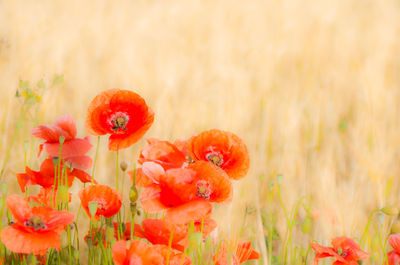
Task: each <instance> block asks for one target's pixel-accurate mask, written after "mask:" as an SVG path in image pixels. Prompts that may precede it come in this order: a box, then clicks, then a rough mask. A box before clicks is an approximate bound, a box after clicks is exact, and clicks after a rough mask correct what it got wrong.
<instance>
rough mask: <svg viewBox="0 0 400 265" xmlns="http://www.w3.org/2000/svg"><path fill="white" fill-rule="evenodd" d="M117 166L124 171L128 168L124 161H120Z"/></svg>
mask: <svg viewBox="0 0 400 265" xmlns="http://www.w3.org/2000/svg"><path fill="white" fill-rule="evenodd" d="M119 167H120V168H121V170H122V171H124V172H125V171H126V169H127V168H128V164H127V163H126V162H125V161H122V162H121V163H120V164H119Z"/></svg>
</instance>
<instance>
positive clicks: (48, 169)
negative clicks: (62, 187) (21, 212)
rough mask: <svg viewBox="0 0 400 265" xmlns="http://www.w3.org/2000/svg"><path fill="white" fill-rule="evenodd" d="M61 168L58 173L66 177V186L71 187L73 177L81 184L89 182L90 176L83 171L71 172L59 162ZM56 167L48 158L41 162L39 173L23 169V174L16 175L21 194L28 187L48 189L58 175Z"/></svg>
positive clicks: (75, 170) (74, 170)
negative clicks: (37, 186)
mask: <svg viewBox="0 0 400 265" xmlns="http://www.w3.org/2000/svg"><path fill="white" fill-rule="evenodd" d="M60 165H61V168H60V170H59V172H60V173H62V172H64V171H65V172H66V174H67V176H68V186H69V187H71V185H72V182H73V180H74V178H75V177H77V178H78V179H79V180H80V181H82V182H83V183H86V182H91V181H92V179H91V176H90V175H89V174H87V173H86V172H85V171H83V170H80V169H76V168H75V169H73V170H72V171H71V170H70V169H69V168H68V167H66V166H65V165H64V163H63V162H60ZM55 169H56V165H55V164H54V163H53V159H51V158H48V159H46V160H44V161H43V162H42V164H41V165H40V170H39V171H34V170H32V169H30V168H29V167H26V168H25V173H19V174H17V180H18V184H19V186H20V188H21V191H22V192H25V188H26V186H30V185H40V186H42V187H43V188H49V187H52V186H53V185H54V178H55V176H56V175H57V174H56V173H58V172H57V171H56V170H55ZM57 186H58V181H56V187H57Z"/></svg>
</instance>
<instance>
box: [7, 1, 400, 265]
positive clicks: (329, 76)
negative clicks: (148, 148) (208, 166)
mask: <svg viewBox="0 0 400 265" xmlns="http://www.w3.org/2000/svg"><path fill="white" fill-rule="evenodd" d="M55 74H57V75H62V76H63V79H64V81H63V82H61V83H60V84H58V85H54V86H51V85H48V86H47V88H46V89H45V90H44V92H43V94H42V100H41V102H40V103H39V104H38V106H37V109H35V112H33V116H32V117H34V118H29V117H28V120H25V121H24V122H23V123H22V127H21V128H20V130H19V131H18V134H17V135H16V137H17V138H16V143H15V145H14V147H13V148H12V151H11V153H10V159H9V162H8V163H7V167H6V171H5V175H4V177H5V180H6V181H7V182H8V183H9V191H8V192H9V193H11V192H12V191H17V190H18V189H17V183H16V180H15V173H17V172H21V171H23V170H24V153H25V150H26V153H27V164H28V165H29V166H31V167H33V168H34V169H37V168H38V167H39V164H40V163H39V162H40V161H41V160H40V161H39V160H38V159H37V157H36V154H37V151H38V149H37V143H38V142H39V141H38V140H35V139H34V138H33V137H32V136H31V135H30V130H31V129H32V128H33V127H34V126H37V125H38V124H50V123H53V122H54V121H55V119H56V118H58V117H59V116H61V115H63V114H65V113H70V114H72V115H73V116H74V117H75V119H76V120H77V125H78V135H79V137H82V136H84V135H87V134H88V133H87V131H86V130H85V127H84V122H85V116H86V108H87V106H88V104H89V102H90V101H91V100H92V98H93V97H94V96H95V95H96V94H98V93H99V92H100V91H103V90H105V89H109V88H114V87H116V88H121V89H131V90H134V91H136V92H137V93H139V94H140V95H141V96H143V97H144V98H145V99H146V101H147V103H148V104H149V106H150V107H151V108H152V109H153V110H154V112H155V114H156V116H155V122H154V124H153V126H152V128H151V129H150V131H149V132H148V133H147V134H146V137H156V138H161V139H168V140H174V139H176V138H187V137H189V136H191V135H192V134H194V133H198V132H200V131H202V130H206V129H210V128H219V129H223V130H228V131H232V132H234V133H235V134H237V135H239V136H240V137H241V138H243V139H244V140H245V142H246V144H247V145H248V148H249V150H250V155H251V169H250V172H249V174H248V176H247V177H246V178H245V179H243V180H240V181H238V182H236V184H235V186H236V190H235V197H234V202H233V204H232V205H231V206H229V207H227V208H222V207H221V208H220V209H217V210H216V217H217V218H216V219H217V221H218V223H219V234H220V235H222V236H224V237H229V236H230V237H232V236H234V237H237V236H245V237H246V238H249V239H253V240H254V242H256V247H257V249H258V250H259V251H260V252H261V253H262V255H263V257H264V261H263V262H264V264H267V260H265V258H266V255H267V248H266V245H265V240H264V236H266V235H267V234H268V229H266V228H265V227H263V220H262V217H263V215H264V216H265V215H270V216H273V218H274V220H275V221H274V227H276V230H277V233H278V234H279V235H280V238H281V239H280V240H276V242H275V243H274V246H273V252H274V253H278V252H279V251H280V248H281V244H282V241H283V240H284V237H285V231H286V228H287V223H286V221H285V216H284V215H285V213H284V212H285V211H284V210H282V207H281V206H280V204H279V199H278V197H279V196H278V195H277V183H276V176H277V175H282V176H283V179H282V184H281V185H280V186H281V197H282V202H283V204H284V206H285V208H286V211H288V212H289V211H290V209H291V208H292V207H293V205H295V204H296V203H297V201H298V200H299V199H300V197H301V196H307V197H306V201H307V205H308V206H309V211H308V212H307V211H305V210H304V209H303V208H301V209H300V210H299V212H298V215H297V217H296V223H295V224H294V228H293V235H292V241H293V246H298V248H303V249H305V250H307V248H308V246H309V243H310V242H311V241H312V240H316V241H318V242H319V243H321V244H325V245H326V244H328V243H329V242H330V239H331V238H332V237H334V236H340V235H346V236H350V237H354V238H360V237H361V234H362V231H363V229H364V227H365V225H366V223H367V219H368V216H369V214H370V212H371V211H372V210H374V209H376V208H380V207H383V206H387V205H396V206H400V196H399V190H400V2H399V1H397V0H385V1H368V0H366V1H357V0H346V1H344V0H339V1H329V0H319V1H316V0H314V1H311V0H303V1H300V0H291V1H261V0H260V1H258V0H249V1H218V0H212V1H211V0H203V1H200V0H186V1H172V0H164V1H155V0H137V1H134V0H120V1H99V0H98V1H94V0H93V1H58V0H47V1H44V0H43V1H37V0H35V1H34V0H25V1H22V0H3V1H0V93H1V95H2V96H1V97H0V104H1V109H0V132H1V134H0V137H1V141H0V150H1V152H0V161H3V160H4V159H5V156H6V151H7V149H8V146H9V143H10V141H11V139H12V137H13V135H14V128H15V126H16V121H17V119H18V115H19V106H20V104H21V103H20V101H18V99H17V98H16V97H15V93H16V90H17V88H18V84H19V82H20V80H27V81H29V82H30V84H32V85H31V88H32V89H35V84H36V83H37V82H38V81H39V80H41V79H43V80H44V81H45V83H46V84H51V83H52V81H53V76H54V75H55ZM36 111H37V112H36ZM106 141H107V140H106V138H105V137H103V138H102V140H101V146H100V155H99V160H98V164H97V168H96V178H97V180H98V181H99V182H103V183H109V184H114V181H115V180H114V175H115V173H114V171H115V153H112V152H109V151H108V150H107V145H106ZM92 143H93V144H94V145H95V143H96V138H94V137H92ZM144 144H145V142H144V140H141V141H140V142H138V143H137V144H136V145H135V146H134V147H133V148H129V149H127V150H124V151H122V152H121V154H120V158H121V159H122V160H125V161H127V162H128V163H129V166H130V168H131V167H132V163H133V162H136V159H137V154H138V150H139V149H140V148H142V147H143V146H144ZM94 151H95V148H92V150H91V154H92V155H94ZM1 163H2V162H1ZM271 180H275V182H274V183H271ZM125 181H126V183H128V180H127V179H126V180H125ZM126 186H128V185H126ZM78 188H79V187H78V186H76V187H75V192H76V191H77V190H78ZM127 188H128V187H127ZM74 199H75V200H77V199H76V198H74ZM78 201H79V200H78ZM75 203H78V202H77V201H76V202H75ZM267 219H268V218H267ZM305 219H309V220H311V222H312V228H311V231H306V232H304V231H302V229H301V227H302V223H303V222H304V220H305ZM264 221H265V220H264ZM393 221H394V220H393V218H391V219H390V218H386V219H385V220H384V227H385V229H386V230H389V229H390V224H391V222H393ZM264 226H265V223H264ZM303 230H304V229H303ZM371 231H372V232H371V233H369V237H368V238H369V240H368V242H372V243H368V244H366V245H365V247H364V248H365V249H367V250H368V251H369V252H370V253H371V254H372V255H373V257H374V253H377V257H376V259H374V258H372V259H370V261H368V262H365V263H364V264H382V254H381V252H379V251H380V250H379V249H378V250H376V248H374V244H373V237H374V232H373V231H374V230H371ZM294 249H295V248H293V249H292V250H291V251H294ZM277 255H278V254H277ZM313 255H314V254H313V253H312V252H310V254H309V259H308V260H309V262H311V261H312V260H313ZM375 256H376V255H375ZM374 262H376V263H374ZM259 263H260V264H261V262H259ZM296 264H297V263H296ZM299 264H301V263H299Z"/></svg>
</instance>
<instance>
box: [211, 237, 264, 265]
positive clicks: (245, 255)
mask: <svg viewBox="0 0 400 265" xmlns="http://www.w3.org/2000/svg"><path fill="white" fill-rule="evenodd" d="M229 252H233V253H231V257H230V259H229ZM259 258H260V254H259V253H258V252H257V251H255V250H253V249H252V248H251V242H239V243H238V244H234V243H233V242H229V243H228V244H227V243H225V242H222V244H221V247H220V249H219V251H218V253H217V254H216V255H215V256H214V258H213V260H214V262H215V265H239V264H242V263H243V262H245V261H248V260H253V259H259ZM229 260H231V263H230V262H229Z"/></svg>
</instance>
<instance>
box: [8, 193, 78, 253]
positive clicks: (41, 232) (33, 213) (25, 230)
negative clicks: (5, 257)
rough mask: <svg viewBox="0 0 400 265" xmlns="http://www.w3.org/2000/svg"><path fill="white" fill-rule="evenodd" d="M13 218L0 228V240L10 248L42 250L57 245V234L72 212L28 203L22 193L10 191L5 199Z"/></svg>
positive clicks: (32, 251) (71, 220) (58, 239)
mask: <svg viewBox="0 0 400 265" xmlns="http://www.w3.org/2000/svg"><path fill="white" fill-rule="evenodd" d="M6 204H7V207H8V208H9V209H10V211H11V213H12V215H13V216H14V218H15V219H16V222H15V223H14V224H12V225H10V226H8V227H6V228H5V229H3V231H2V232H1V241H2V242H3V244H4V245H5V246H6V247H7V248H8V249H9V250H11V251H12V252H16V253H25V254H30V253H33V254H34V255H38V254H41V255H43V254H45V253H46V251H47V250H48V249H49V248H56V249H60V234H61V233H62V231H63V230H64V229H65V227H66V226H67V225H69V224H70V223H72V222H73V220H74V218H75V216H74V215H73V214H72V213H70V212H68V211H56V210H54V209H51V208H48V207H31V206H30V205H29V204H28V202H27V201H26V200H25V199H24V197H22V196H19V195H11V196H9V197H8V198H7V200H6Z"/></svg>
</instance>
